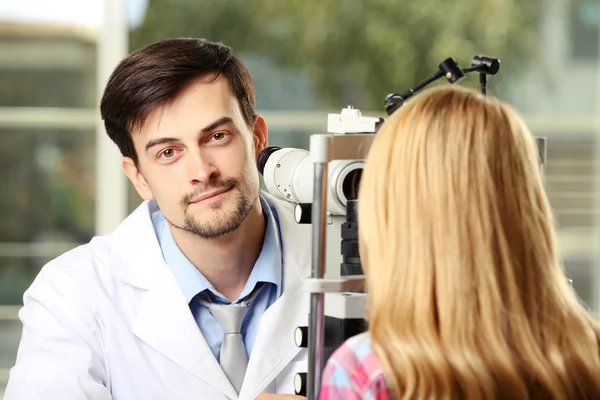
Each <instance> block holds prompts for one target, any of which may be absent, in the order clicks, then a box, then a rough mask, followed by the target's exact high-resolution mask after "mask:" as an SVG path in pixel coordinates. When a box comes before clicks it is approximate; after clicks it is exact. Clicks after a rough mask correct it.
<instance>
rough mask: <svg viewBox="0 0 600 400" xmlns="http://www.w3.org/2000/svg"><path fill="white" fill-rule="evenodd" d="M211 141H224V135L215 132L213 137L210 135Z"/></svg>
mask: <svg viewBox="0 0 600 400" xmlns="http://www.w3.org/2000/svg"><path fill="white" fill-rule="evenodd" d="M212 139H214V140H216V141H217V142H218V141H219V140H223V139H225V133H224V132H217V133H215V134H214V135H212Z"/></svg>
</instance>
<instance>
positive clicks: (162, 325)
mask: <svg viewBox="0 0 600 400" xmlns="http://www.w3.org/2000/svg"><path fill="white" fill-rule="evenodd" d="M164 267H165V268H162V269H163V270H164V271H165V273H162V274H159V276H160V279H157V281H156V284H155V285H153V287H152V288H151V289H150V290H149V291H148V292H147V294H146V296H145V298H144V300H143V303H142V306H141V309H140V311H139V313H138V315H137V317H136V320H135V323H134V327H133V333H134V334H135V335H136V336H138V337H139V338H140V339H141V340H143V341H144V342H146V343H147V344H148V345H149V346H151V347H152V348H154V349H155V350H156V351H158V352H159V353H161V354H163V355H164V356H165V357H167V358H169V359H170V360H171V361H173V362H174V363H176V364H178V365H180V366H181V367H183V368H185V369H186V370H188V371H189V372H191V373H192V374H194V375H196V376H197V377H198V378H199V379H201V380H203V381H204V382H205V383H206V384H208V385H210V386H212V387H214V388H215V389H217V390H219V391H220V392H221V393H223V394H224V395H225V396H227V397H229V398H231V399H237V393H236V392H235V390H234V388H233V387H232V386H231V383H230V382H229V380H228V379H227V377H226V376H225V373H224V372H223V370H222V369H221V366H220V365H219V363H218V362H217V360H216V359H215V357H214V356H213V354H212V352H211V350H210V348H209V347H208V344H207V343H206V340H205V339H204V336H202V333H201V332H200V330H199V329H198V326H197V325H196V321H195V320H194V317H193V315H192V313H191V311H190V309H189V306H188V304H187V302H186V299H185V297H184V296H183V294H182V293H181V290H180V289H179V286H178V285H177V281H176V280H175V278H174V277H173V275H172V274H170V273H166V272H168V270H167V266H166V265H165V266H164Z"/></svg>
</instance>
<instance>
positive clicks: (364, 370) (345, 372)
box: [319, 332, 391, 400]
mask: <svg viewBox="0 0 600 400" xmlns="http://www.w3.org/2000/svg"><path fill="white" fill-rule="evenodd" d="M390 398H391V395H390V393H389V392H388V389H387V387H386V383H385V379H384V376H383V372H382V371H381V368H380V367H379V363H378V362H377V359H376V358H375V355H374V354H373V350H372V349H371V337H370V336H369V334H368V332H365V333H362V334H360V335H358V336H354V337H352V338H350V339H348V340H347V341H346V342H345V343H344V344H342V345H341V346H340V347H339V348H338V349H337V350H336V351H335V352H334V353H333V354H332V356H331V357H330V358H329V360H328V361H327V365H326V366H325V370H324V371H323V377H322V385H321V391H320V394H319V400H332V399H335V400H337V399H348V400H353V399H364V400H387V399H390Z"/></svg>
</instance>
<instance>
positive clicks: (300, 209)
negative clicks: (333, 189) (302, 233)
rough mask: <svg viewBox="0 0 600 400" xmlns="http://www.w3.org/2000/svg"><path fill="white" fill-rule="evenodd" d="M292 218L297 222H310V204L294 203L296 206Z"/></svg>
mask: <svg viewBox="0 0 600 400" xmlns="http://www.w3.org/2000/svg"><path fill="white" fill-rule="evenodd" d="M294 219H295V220H296V223H298V224H310V223H311V222H312V204H311V203H299V204H296V207H295V208H294Z"/></svg>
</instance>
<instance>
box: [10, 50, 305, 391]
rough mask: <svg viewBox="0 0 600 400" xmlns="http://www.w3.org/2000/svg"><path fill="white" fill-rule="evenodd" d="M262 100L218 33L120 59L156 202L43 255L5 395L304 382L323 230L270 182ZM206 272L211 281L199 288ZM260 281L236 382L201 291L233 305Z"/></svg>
mask: <svg viewBox="0 0 600 400" xmlns="http://www.w3.org/2000/svg"><path fill="white" fill-rule="evenodd" d="M253 106H254V91H253V88H252V82H251V80H250V77H249V74H248V72H247V70H246V69H245V67H244V66H243V65H242V64H241V62H239V60H237V59H236V58H235V57H233V56H232V55H231V50H230V49H229V48H227V47H225V46H223V45H221V44H217V43H211V42H208V41H205V40H197V39H171V40H165V41H161V42H157V43H154V44H152V45H149V46H147V47H145V48H143V49H140V50H138V51H136V52H134V53H133V54H131V55H130V56H128V57H127V58H126V59H125V60H123V62H121V63H120V64H119V66H117V68H116V70H115V71H114V73H113V75H112V76H111V79H110V81H109V83H108V85H107V88H106V90H105V93H104V96H103V100H102V105H101V112H102V117H103V119H104V121H105V127H106V130H107V133H108V134H109V136H110V137H111V138H112V139H113V140H114V142H115V143H116V144H117V145H118V146H119V148H120V150H121V152H122V153H123V156H124V157H123V168H124V171H125V173H126V174H127V176H128V177H129V179H130V180H131V182H132V183H133V184H134V186H135V187H136V189H137V191H138V193H139V194H140V196H141V197H142V198H143V199H144V201H143V203H142V204H141V205H140V206H139V207H138V208H137V209H136V210H135V211H134V212H133V213H132V214H131V215H130V216H129V217H128V218H127V219H126V220H125V221H123V222H122V224H121V225H120V226H119V227H118V228H116V230H115V231H114V232H112V233H110V234H108V235H105V236H100V237H95V238H94V239H93V240H92V241H91V242H90V243H88V244H86V245H83V246H80V247H78V248H76V249H74V250H71V251H69V252H67V253H66V254H64V255H62V256H60V257H58V258H56V259H55V260H53V261H51V262H50V263H48V264H47V265H45V266H44V267H43V269H42V271H41V272H40V274H39V275H38V276H37V278H36V279H35V281H34V282H33V284H32V285H31V287H30V288H29V289H28V290H27V291H26V293H25V295H24V307H23V309H22V310H21V311H20V318H21V320H22V322H23V326H24V328H23V337H22V340H21V343H20V347H19V351H18V356H17V361H16V365H15V366H14V367H13V368H12V369H11V371H10V376H9V382H8V387H7V389H6V392H5V400H21V399H27V400H35V399H48V400H53V399H56V400H68V399H93V400H105V399H114V400H129V399H131V400H134V399H135V400H137V399H140V400H141V399H143V400H152V399H177V400H185V399H190V400H191V399H194V400H200V399H207V400H220V399H238V398H239V399H243V400H251V399H256V398H257V397H258V398H260V396H264V394H265V393H277V394H292V393H294V392H293V379H294V376H295V375H296V373H298V372H306V370H307V353H306V349H300V348H298V347H297V346H296V345H295V343H294V330H295V329H296V327H298V326H304V325H306V324H307V323H308V307H309V298H308V295H307V294H306V292H305V291H304V290H303V288H302V283H303V280H304V278H305V277H307V276H308V275H309V269H310V229H309V227H308V226H306V225H304V226H303V225H297V224H296V223H295V222H294V220H293V218H292V208H291V205H290V204H288V203H285V202H280V201H278V200H276V199H274V198H272V197H271V196H270V195H268V194H266V193H261V192H260V191H259V187H260V185H259V176H258V171H257V167H256V156H257V154H258V153H259V152H260V151H261V150H262V149H264V148H265V147H266V145H267V144H266V143H267V128H266V124H265V121H264V120H263V119H262V118H261V117H260V116H258V115H256V114H255V113H254V110H253ZM159 221H162V224H161V223H160V222H159ZM160 227H162V228H160ZM267 237H270V239H267ZM274 238H275V239H274ZM267 240H269V242H270V246H271V247H272V248H276V249H277V250H276V251H273V252H266V250H265V246H266V242H267ZM169 242H170V243H171V244H172V246H171V247H170V248H169V249H167V244H166V243H169ZM174 254H175V255H176V256H174ZM259 260H260V262H259ZM259 265H260V267H259ZM265 266H266V267H265ZM259 268H264V270H260V271H259ZM183 270H185V271H186V272H185V274H181V273H179V272H177V271H183ZM265 271H271V272H274V274H272V275H273V276H274V277H275V278H272V279H271V278H265V279H262V278H264V277H266V276H271V275H269V274H268V273H266V272H265ZM263 280H264V281H263ZM193 282H204V284H205V287H204V288H205V289H206V290H202V291H201V293H193V292H192V293H191V292H190V290H192V289H191V288H193V287H194V285H193V284H192V283H193ZM258 284H262V285H263V287H262V289H261V291H260V292H259V294H258V296H262V297H261V298H260V300H259V297H256V300H254V301H256V302H257V306H256V309H255V310H254V311H252V310H250V311H249V312H248V314H247V315H246V317H245V318H246V319H247V321H246V323H245V324H246V325H245V328H242V331H243V332H242V333H243V334H244V335H245V339H244V340H245V341H244V343H245V346H246V351H247V352H248V354H249V359H248V366H247V370H246V373H245V376H244V378H243V384H242V386H241V389H239V393H237V392H236V389H235V388H234V385H233V384H232V382H230V380H229V379H228V377H227V376H226V374H225V373H224V371H223V369H222V367H221V365H220V363H219V353H218V351H219V350H218V349H219V346H220V344H221V340H222V335H223V332H222V331H221V332H220V334H219V330H218V329H217V328H218V326H217V323H216V322H215V320H211V319H210V318H211V315H210V312H209V311H207V309H206V308H203V306H201V305H199V304H200V302H199V301H198V299H197V297H198V296H211V297H210V298H211V299H212V300H211V301H220V302H224V303H228V302H234V303H235V302H237V301H239V300H240V299H241V298H242V297H244V296H245V295H246V294H248V293H250V292H253V290H254V289H256V286H258ZM252 304H254V303H251V306H252ZM276 398H278V397H276ZM282 398H283V397H282Z"/></svg>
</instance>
